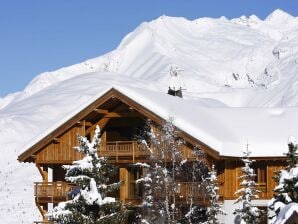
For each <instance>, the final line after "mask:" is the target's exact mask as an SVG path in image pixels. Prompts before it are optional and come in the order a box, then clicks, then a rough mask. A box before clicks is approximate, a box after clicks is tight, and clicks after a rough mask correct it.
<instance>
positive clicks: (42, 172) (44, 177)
mask: <svg viewBox="0 0 298 224" xmlns="http://www.w3.org/2000/svg"><path fill="white" fill-rule="evenodd" d="M36 167H37V169H38V171H39V173H40V175H41V177H42V181H45V179H46V175H45V173H44V171H43V170H42V168H41V166H40V165H39V164H38V163H36Z"/></svg>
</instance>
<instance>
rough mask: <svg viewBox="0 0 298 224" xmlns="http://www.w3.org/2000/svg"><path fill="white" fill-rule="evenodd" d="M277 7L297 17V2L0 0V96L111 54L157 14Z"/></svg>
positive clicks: (260, 12)
mask: <svg viewBox="0 0 298 224" xmlns="http://www.w3.org/2000/svg"><path fill="white" fill-rule="evenodd" d="M277 8H280V9H282V10H284V11H286V12H288V13H290V14H292V15H294V16H298V0H246V1H244V0H205V1H203V0H150V1H149V0H106V1H104V0H43V1H41V0H26V1H22V0H1V1H0V67H1V69H0V97H3V96H5V95H6V94H8V93H11V92H15V91H19V90H22V89H23V88H24V87H25V86H26V85H27V84H28V83H29V82H30V80H32V78H33V77H35V76H36V75H37V74H39V73H41V72H45V71H52V70H55V69H58V68H60V67H64V66H67V65H71V64H75V63H78V62H81V61H83V60H86V59H89V58H92V57H96V56H100V55H102V54H104V53H106V52H109V51H111V50H113V49H115V48H116V47H117V45H118V44H119V42H120V41H121V39H122V38H123V37H124V36H125V35H126V34H127V33H128V32H131V31H132V30H133V29H135V28H136V27H137V26H138V25H139V24H140V23H141V22H143V21H150V20H152V19H155V18H157V17H159V16H161V15H169V16H183V17H186V18H188V19H195V18H199V17H203V16H208V17H220V16H222V15H223V16H226V17H227V18H234V17H239V16H241V15H251V14H256V15H257V16H259V17H260V18H262V19H264V18H266V16H267V15H268V14H270V13H271V12H272V11H274V10H275V9H277Z"/></svg>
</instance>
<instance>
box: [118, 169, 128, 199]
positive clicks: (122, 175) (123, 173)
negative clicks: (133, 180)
mask: <svg viewBox="0 0 298 224" xmlns="http://www.w3.org/2000/svg"><path fill="white" fill-rule="evenodd" d="M119 180H120V181H121V185H120V195H119V197H120V201H123V202H124V201H125V199H127V198H128V192H129V191H128V190H129V189H128V188H129V173H128V170H127V168H125V167H121V168H119Z"/></svg>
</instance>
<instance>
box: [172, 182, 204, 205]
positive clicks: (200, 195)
mask: <svg viewBox="0 0 298 224" xmlns="http://www.w3.org/2000/svg"><path fill="white" fill-rule="evenodd" d="M177 188H178V192H177V194H178V196H179V197H180V198H188V199H189V198H193V199H195V200H203V201H205V200H207V198H206V190H205V188H204V187H203V186H201V185H200V184H199V183H196V182H179V183H178V184H177Z"/></svg>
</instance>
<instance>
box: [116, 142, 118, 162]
mask: <svg viewBox="0 0 298 224" xmlns="http://www.w3.org/2000/svg"><path fill="white" fill-rule="evenodd" d="M116 162H118V142H116Z"/></svg>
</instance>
